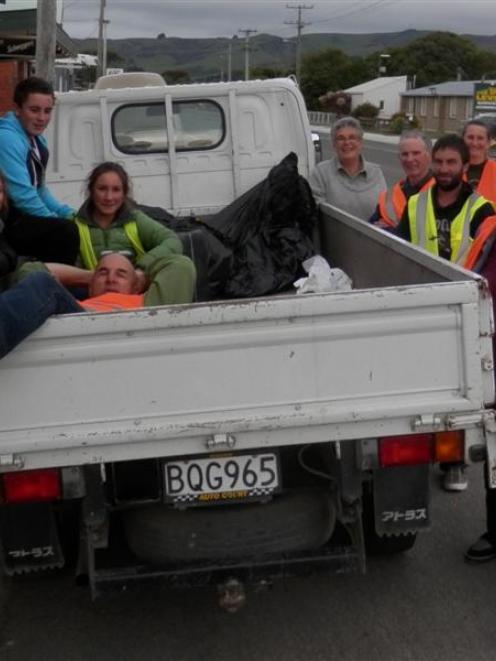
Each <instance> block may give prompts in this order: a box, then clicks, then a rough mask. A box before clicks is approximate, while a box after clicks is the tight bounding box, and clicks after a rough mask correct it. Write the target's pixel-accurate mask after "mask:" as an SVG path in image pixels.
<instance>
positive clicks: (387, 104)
mask: <svg viewBox="0 0 496 661" xmlns="http://www.w3.org/2000/svg"><path fill="white" fill-rule="evenodd" d="M406 90H407V76H384V77H382V78H375V79H374V80H369V81H367V82H366V83H361V85H355V86H354V87H349V88H348V89H347V90H344V91H345V92H346V93H347V94H349V95H350V96H351V110H354V109H355V108H356V107H357V106H359V105H361V104H362V103H372V105H374V106H376V107H377V108H379V111H380V112H379V115H378V117H379V118H380V119H389V118H390V117H391V115H394V113H395V112H399V111H400V106H401V94H402V92H406Z"/></svg>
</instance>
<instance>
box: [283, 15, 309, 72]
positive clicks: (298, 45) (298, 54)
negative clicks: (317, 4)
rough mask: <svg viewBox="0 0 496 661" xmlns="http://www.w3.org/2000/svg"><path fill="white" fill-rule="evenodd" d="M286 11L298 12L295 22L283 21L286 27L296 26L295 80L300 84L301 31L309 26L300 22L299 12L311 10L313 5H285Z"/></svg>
mask: <svg viewBox="0 0 496 661" xmlns="http://www.w3.org/2000/svg"><path fill="white" fill-rule="evenodd" d="M286 9H296V10H297V11H298V20H296V21H284V22H285V23H286V25H296V29H297V33H296V80H297V81H298V82H300V74H301V31H302V30H303V28H304V27H306V26H307V25H310V22H308V23H305V21H303V20H302V17H301V12H302V11H303V10H304V9H313V5H286Z"/></svg>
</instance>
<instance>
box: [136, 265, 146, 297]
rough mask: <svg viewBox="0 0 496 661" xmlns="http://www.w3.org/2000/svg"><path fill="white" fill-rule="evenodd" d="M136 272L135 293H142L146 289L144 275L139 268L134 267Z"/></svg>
mask: <svg viewBox="0 0 496 661" xmlns="http://www.w3.org/2000/svg"><path fill="white" fill-rule="evenodd" d="M134 272H135V273H136V293H137V294H143V293H144V292H145V291H146V289H147V282H146V275H145V272H144V271H142V270H141V269H134Z"/></svg>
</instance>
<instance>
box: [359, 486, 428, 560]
mask: <svg viewBox="0 0 496 661" xmlns="http://www.w3.org/2000/svg"><path fill="white" fill-rule="evenodd" d="M362 505H363V511H362V523H363V534H364V538H365V550H366V552H367V555H393V554H396V553H404V552H405V551H409V550H410V549H411V548H413V546H414V545H415V541H416V539H417V533H416V532H412V533H406V534H404V535H394V536H393V535H390V536H384V537H380V536H379V535H378V534H377V533H376V531H375V515H374V499H373V496H372V492H371V491H364V493H363V497H362Z"/></svg>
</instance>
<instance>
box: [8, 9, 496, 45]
mask: <svg viewBox="0 0 496 661" xmlns="http://www.w3.org/2000/svg"><path fill="white" fill-rule="evenodd" d="M287 4H290V5H293V6H297V5H306V6H307V7H313V8H312V9H304V10H303V11H302V18H303V21H305V22H308V23H310V25H307V26H305V32H307V33H311V32H345V33H346V32H347V33H358V32H395V31H398V30H407V29H411V28H413V29H417V30H451V31H452V32H457V33H460V34H495V33H496V2H495V0H415V1H412V0H356V1H355V0H316V1H314V2H311V1H305V2H304V1H303V0H295V1H293V2H291V0H287V1H285V2H282V1H280V0H250V1H247V0H224V2H218V1H217V0H155V1H148V0H106V11H105V18H106V19H108V20H109V21H110V23H109V25H108V33H107V36H108V37H109V38H110V39H118V38H124V37H152V38H153V37H156V36H157V34H159V33H160V32H164V33H165V34H166V35H167V36H172V37H229V36H232V35H233V34H236V33H237V32H238V30H240V29H253V30H257V31H258V32H259V33H260V32H268V33H270V34H275V35H279V36H282V37H289V36H293V35H294V34H295V32H296V28H295V26H294V25H286V24H285V21H295V20H296V19H297V11H296V10H295V9H288V8H287V7H286V5H287ZM35 5H36V2H32V1H31V0H7V4H6V5H0V8H1V9H3V10H8V9H17V8H30V7H33V6H35ZM62 7H63V10H62ZM99 7H100V0H64V2H62V1H61V0H58V17H59V20H60V19H61V18H62V19H63V26H64V29H65V30H66V32H68V33H69V35H70V36H72V37H77V38H85V37H96V36H97V35H98V16H99ZM0 21H1V12H0Z"/></svg>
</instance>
